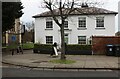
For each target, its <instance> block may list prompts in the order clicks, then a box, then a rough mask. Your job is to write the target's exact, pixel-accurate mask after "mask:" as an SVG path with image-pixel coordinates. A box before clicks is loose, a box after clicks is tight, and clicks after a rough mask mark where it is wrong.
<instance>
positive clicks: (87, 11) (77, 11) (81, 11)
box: [33, 7, 118, 18]
mask: <svg viewBox="0 0 120 79" xmlns="http://www.w3.org/2000/svg"><path fill="white" fill-rule="evenodd" d="M68 10H70V9H69V8H65V9H63V14H64V15H65V14H66V12H67V11H68ZM53 12H54V14H55V15H56V16H59V15H60V12H59V9H54V10H53ZM98 14H115V15H116V14H118V13H117V12H114V11H109V10H106V9H103V8H97V7H82V8H74V9H73V12H71V13H70V15H98ZM50 16H52V14H51V12H50V11H46V12H43V13H41V14H37V15H35V16H33V17H34V18H38V17H50Z"/></svg>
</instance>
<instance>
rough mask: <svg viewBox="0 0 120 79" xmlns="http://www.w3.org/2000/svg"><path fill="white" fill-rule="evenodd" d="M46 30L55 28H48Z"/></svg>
mask: <svg viewBox="0 0 120 79" xmlns="http://www.w3.org/2000/svg"><path fill="white" fill-rule="evenodd" d="M45 30H53V28H46V29H45Z"/></svg>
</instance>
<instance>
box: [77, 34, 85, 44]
mask: <svg viewBox="0 0 120 79" xmlns="http://www.w3.org/2000/svg"><path fill="white" fill-rule="evenodd" d="M80 37H85V39H82V40H80ZM78 44H80V45H86V44H87V39H86V36H78Z"/></svg>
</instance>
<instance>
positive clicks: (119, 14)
mask: <svg viewBox="0 0 120 79" xmlns="http://www.w3.org/2000/svg"><path fill="white" fill-rule="evenodd" d="M118 31H120V1H119V2H118Z"/></svg>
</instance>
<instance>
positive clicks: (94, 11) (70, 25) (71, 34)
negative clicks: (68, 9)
mask: <svg viewBox="0 0 120 79" xmlns="http://www.w3.org/2000/svg"><path fill="white" fill-rule="evenodd" d="M54 14H56V16H58V18H59V10H58V9H55V10H54ZM116 14H117V12H113V11H109V10H106V9H102V8H97V7H81V8H75V10H74V11H73V12H72V13H71V14H70V15H69V16H68V18H67V19H66V21H65V41H66V43H68V44H90V40H91V36H115V16H116ZM33 17H34V18H35V43H41V44H53V43H54V42H57V43H58V44H60V42H61V39H60V38H61V35H60V28H59V26H58V25H57V24H56V23H55V22H54V20H53V19H52V17H51V13H50V11H47V12H44V13H41V14H38V15H35V16H33Z"/></svg>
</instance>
